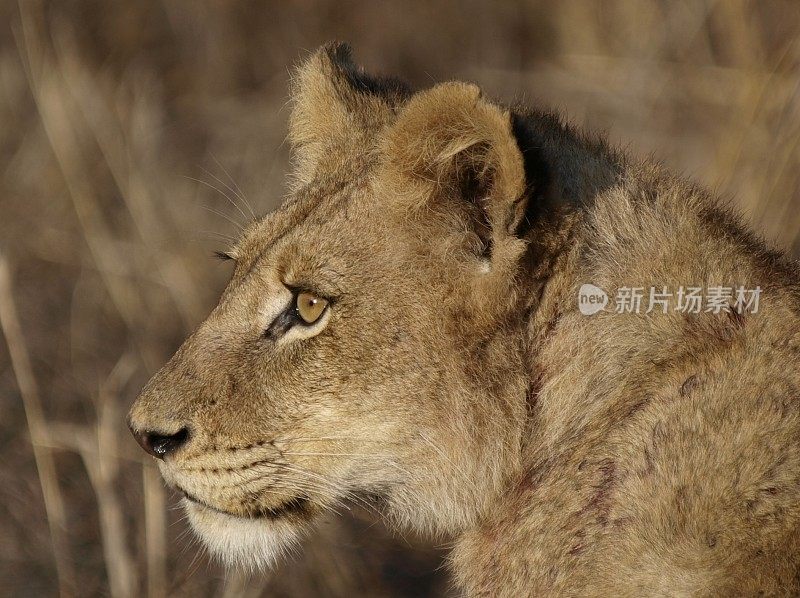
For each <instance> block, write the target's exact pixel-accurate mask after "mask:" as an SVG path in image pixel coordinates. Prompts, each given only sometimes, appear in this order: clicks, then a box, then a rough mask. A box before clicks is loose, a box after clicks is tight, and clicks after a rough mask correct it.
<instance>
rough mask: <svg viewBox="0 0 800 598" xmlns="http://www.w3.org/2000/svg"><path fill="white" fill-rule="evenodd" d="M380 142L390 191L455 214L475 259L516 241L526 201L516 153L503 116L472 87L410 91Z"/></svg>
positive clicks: (506, 114)
mask: <svg viewBox="0 0 800 598" xmlns="http://www.w3.org/2000/svg"><path fill="white" fill-rule="evenodd" d="M383 142H384V148H383V149H384V153H385V156H386V160H387V172H386V173H385V174H386V176H388V177H389V178H390V179H393V180H394V184H393V188H394V191H397V192H400V193H401V194H407V195H408V197H409V200H410V201H412V202H419V201H423V202H428V203H429V206H430V203H431V202H432V203H433V204H434V206H433V207H435V208H436V209H437V210H438V211H442V210H446V211H449V212H451V213H452V214H454V215H456V216H457V219H458V222H460V223H461V224H460V226H462V228H463V224H464V223H466V228H467V230H468V232H470V233H472V235H471V236H472V238H473V239H475V240H477V243H474V244H473V246H474V249H475V251H476V252H477V253H479V254H481V256H482V257H485V258H489V257H490V256H491V255H492V253H493V252H494V251H495V249H499V248H500V246H501V245H505V246H506V247H508V245H509V243H512V244H515V243H514V240H517V241H518V239H516V237H515V234H516V231H517V229H518V226H519V224H520V221H521V220H522V218H523V217H524V213H525V203H526V200H527V196H528V194H527V192H526V191H527V189H526V180H525V166H524V161H523V156H522V152H521V151H520V149H519V146H518V145H517V140H516V138H515V136H514V131H513V126H512V118H511V113H510V112H509V111H508V110H506V109H504V108H501V107H500V106H498V105H496V104H493V103H492V102H489V101H488V100H486V99H484V98H483V97H482V94H481V91H480V89H479V88H478V87H477V86H475V85H471V84H466V83H443V84H440V85H437V86H436V87H434V88H432V89H430V90H428V91H425V92H421V93H418V94H417V95H415V96H414V97H413V98H411V100H409V101H408V103H407V104H406V105H405V107H404V108H403V109H402V111H401V112H400V114H399V115H398V117H397V120H396V121H395V123H394V124H393V125H392V126H391V128H390V129H389V130H388V131H387V133H386V135H385V136H384V139H383ZM516 246H517V248H519V245H518V244H516Z"/></svg>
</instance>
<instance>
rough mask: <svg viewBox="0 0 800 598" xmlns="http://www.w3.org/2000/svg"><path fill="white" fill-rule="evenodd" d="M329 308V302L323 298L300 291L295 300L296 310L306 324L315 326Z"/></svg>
mask: <svg viewBox="0 0 800 598" xmlns="http://www.w3.org/2000/svg"><path fill="white" fill-rule="evenodd" d="M326 307H328V300H327V299H323V298H322V297H317V296H316V295H314V294H313V293H308V292H306V291H300V292H299V293H297V299H296V300H295V310H296V311H297V315H298V316H300V319H302V320H303V322H305V323H306V324H313V323H314V322H316V321H317V320H319V318H320V316H322V314H323V313H324V312H325V308H326Z"/></svg>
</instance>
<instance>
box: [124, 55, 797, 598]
mask: <svg viewBox="0 0 800 598" xmlns="http://www.w3.org/2000/svg"><path fill="white" fill-rule="evenodd" d="M289 138H290V141H291V142H292V144H293V148H294V155H295V167H294V171H293V173H292V177H291V179H292V191H291V193H290V197H289V198H288V199H287V201H286V202H285V204H284V206H283V207H282V208H281V209H280V210H278V211H277V212H275V213H273V214H270V215H268V216H267V217H265V218H262V219H259V220H257V221H255V222H253V223H252V224H251V225H250V226H249V227H248V229H247V230H246V231H245V232H244V234H243V235H242V237H241V238H240V239H239V240H238V242H237V243H236V245H235V246H234V247H232V248H230V251H229V252H228V253H229V254H230V255H231V256H232V257H233V258H234V260H235V268H234V271H233V274H232V277H231V281H230V283H229V285H228V287H227V289H226V290H225V292H224V294H223V296H222V298H221V299H220V302H219V305H218V306H217V307H216V308H215V309H214V311H213V312H212V313H211V314H210V316H209V317H208V319H207V320H206V321H205V322H204V323H203V324H202V325H201V326H200V327H199V328H198V330H197V331H196V332H195V333H194V334H193V335H192V336H191V337H190V338H189V339H187V340H186V342H185V343H184V344H183V346H182V347H181V348H180V349H179V351H178V352H177V353H176V355H175V356H174V357H173V358H172V359H171V360H170V362H169V363H168V364H167V365H166V366H164V368H163V369H162V370H161V371H160V372H159V373H158V374H157V375H156V376H155V377H154V378H153V379H152V380H151V381H150V383H149V384H148V385H147V387H146V388H145V389H144V391H143V392H142V394H141V396H140V397H139V399H138V400H137V402H136V404H135V405H134V406H133V408H132V410H131V414H130V421H131V425H132V427H133V428H134V429H135V430H139V431H144V430H149V431H157V432H158V433H160V434H169V433H174V432H177V431H178V430H180V429H181V428H183V427H188V428H189V430H190V437H189V440H188V442H187V443H186V444H185V445H184V446H182V447H181V448H180V449H178V450H176V451H174V452H173V453H170V454H169V455H167V457H166V459H165V460H164V461H163V462H162V463H161V471H162V473H163V475H164V478H165V480H166V482H167V483H168V484H169V485H170V486H172V487H175V488H177V489H179V490H182V491H183V492H184V493H185V494H186V495H187V496H189V497H191V499H192V501H193V502H192V503H189V515H190V521H191V523H192V526H193V527H194V529H195V530H196V531H197V533H198V534H199V535H200V537H201V538H202V539H203V541H204V543H205V544H206V545H207V546H208V547H209V549H210V550H211V551H212V552H213V553H214V554H216V555H218V556H219V557H220V558H222V559H223V560H225V561H227V562H229V563H239V564H241V565H244V566H248V567H250V566H265V565H273V564H274V563H275V561H276V559H277V557H279V556H280V554H282V552H284V551H285V550H286V548H287V547H290V546H292V545H294V543H295V542H297V541H298V539H299V538H300V537H301V536H302V535H303V534H304V533H305V532H306V531H307V530H310V529H311V528H312V527H313V525H314V522H315V521H317V520H318V518H319V515H320V514H322V513H325V512H328V511H334V510H336V509H338V508H339V507H340V506H342V504H343V503H346V502H348V501H350V502H357V503H360V504H366V505H368V506H369V507H370V508H374V509H376V510H378V511H380V512H381V513H382V514H383V515H384V516H385V517H386V518H387V519H388V520H389V521H390V522H391V523H393V524H395V525H397V526H399V527H410V528H414V529H417V530H420V531H423V532H428V533H431V534H435V535H438V536H439V537H442V538H447V539H448V540H449V541H451V542H452V543H453V546H454V550H453V553H452V557H451V567H452V570H453V573H454V579H455V580H456V582H457V584H458V585H459V587H460V588H461V589H463V590H464V591H465V592H466V593H467V594H469V595H480V596H515V597H516V596H523V595H602V596H611V595H613V596H643V595H672V594H679V595H686V594H702V595H709V594H722V595H725V594H739V595H756V594H758V593H759V592H761V593H764V594H767V595H772V594H797V593H800V581H799V579H798V576H797V572H798V571H800V533H798V522H800V446H799V445H798V440H799V439H800V404H799V403H798V401H800V390H799V389H800V373H798V356H799V355H800V326H798V322H800V317H799V316H798V314H800V301H799V300H798V279H797V274H796V270H795V268H794V266H793V265H791V264H790V263H789V262H787V261H786V260H785V259H784V258H783V257H782V256H781V255H779V254H777V253H772V252H770V251H768V250H767V249H766V248H765V247H764V245H763V243H761V242H760V241H759V240H757V239H755V238H754V237H753V236H752V235H751V234H750V233H748V232H747V231H746V229H744V228H743V227H742V226H741V225H740V224H739V223H738V221H737V220H736V218H735V217H733V216H731V215H730V214H729V212H728V211H727V210H726V209H725V208H724V207H720V205H719V203H718V202H717V201H716V200H715V199H714V198H713V197H712V196H711V195H710V194H709V193H708V192H706V191H705V190H703V189H700V188H698V187H697V186H695V185H693V184H691V183H690V182H687V181H685V180H683V179H680V178H678V177H675V176H673V175H671V174H670V173H668V172H666V171H665V170H664V169H663V168H661V167H660V166H659V165H658V164H655V163H653V162H651V161H647V160H637V159H634V158H630V157H628V156H626V155H624V154H623V153H621V152H618V151H615V150H613V149H610V148H609V147H608V146H607V145H606V144H605V143H604V142H603V140H602V139H598V138H595V137H591V136H587V135H583V134H580V133H577V132H575V131H574V130H573V129H571V128H570V127H568V126H566V125H564V124H563V123H562V121H561V120H560V119H559V118H557V117H555V116H553V115H551V114H547V113H542V112H537V111H533V110H529V109H527V108H524V107H513V108H508V107H504V106H501V105H499V104H497V103H495V102H492V101H490V100H489V99H487V98H486V97H484V95H483V94H482V92H481V91H480V90H479V89H478V88H477V87H476V86H475V85H471V84H466V83H444V84H440V85H436V86H434V87H433V88H431V89H428V90H424V91H420V92H417V93H412V92H411V91H409V90H408V89H407V88H406V87H405V86H404V85H402V84H400V83H396V82H391V81H386V80H379V79H375V78H372V77H369V76H367V75H365V74H364V73H362V72H361V71H359V70H358V69H357V68H356V67H355V66H354V65H353V63H352V62H351V61H350V58H349V51H348V50H347V48H346V47H344V46H340V45H334V46H329V47H326V48H323V49H322V50H320V51H319V52H317V53H315V54H313V55H312V56H311V57H310V58H309V59H308V60H307V61H305V62H304V63H303V64H302V66H301V67H300V68H299V69H298V70H297V72H296V76H295V78H294V84H293V110H292V116H291V122H290V134H289ZM586 283H591V284H594V285H597V286H599V287H601V288H603V289H605V290H606V291H608V292H609V293H610V294H611V295H612V297H613V295H614V293H615V292H616V290H617V289H619V288H621V287H625V286H628V287H634V286H636V287H645V288H649V287H650V286H660V285H667V286H669V287H671V288H673V289H674V288H677V287H678V286H680V285H685V286H694V285H700V286H704V287H709V286H712V285H743V286H746V287H747V288H755V287H756V286H760V287H761V289H762V296H761V305H760V310H759V312H758V313H746V314H734V313H722V314H713V313H700V314H694V315H690V314H682V313H678V312H670V313H668V314H658V313H656V314H645V313H641V314H635V313H634V314H616V313H612V312H610V311H607V312H601V313H598V314H596V315H594V316H591V317H588V316H584V315H582V314H581V313H580V312H579V311H578V303H577V292H578V289H579V288H580V286H581V285H583V284H586ZM297 289H302V290H307V291H310V292H313V293H314V294H316V295H318V296H320V297H325V298H327V299H329V300H330V305H329V306H328V309H327V310H326V312H325V313H324V314H323V316H322V317H321V318H320V320H319V321H318V322H316V323H315V324H313V325H312V326H310V327H304V326H303V325H302V324H298V323H297V321H296V320H294V319H292V314H291V313H290V312H287V311H286V310H287V308H290V307H291V303H292V297H293V294H292V293H293V292H296V290H297ZM201 504H203V505H206V506H200V505H201ZM290 507H291V508H290Z"/></svg>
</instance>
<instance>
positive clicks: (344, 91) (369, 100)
mask: <svg viewBox="0 0 800 598" xmlns="http://www.w3.org/2000/svg"><path fill="white" fill-rule="evenodd" d="M409 95H410V92H409V90H408V88H407V86H406V85H405V84H404V83H402V82H400V81H398V80H394V79H381V78H377V77H373V76H370V75H367V74H366V73H364V72H363V71H362V70H361V69H360V68H358V67H357V66H356V65H355V64H354V63H353V61H352V58H351V50H350V47H349V46H348V45H347V44H343V43H332V44H328V45H326V46H323V47H322V48H320V49H319V50H317V51H316V52H315V53H314V54H312V56H311V57H310V58H309V59H307V60H306V61H305V62H304V63H302V64H301V65H300V66H299V67H298V69H297V70H296V72H295V75H294V77H293V80H292V112H291V116H290V118H289V140H290V141H291V142H292V145H293V147H294V151H295V157H296V159H297V173H296V176H297V178H298V179H300V181H301V182H302V181H307V180H310V179H311V178H313V175H314V173H315V172H318V171H319V170H320V169H321V168H323V169H324V168H325V167H326V165H328V166H330V167H336V166H337V164H338V165H340V164H341V163H342V162H343V160H344V159H346V158H347V156H348V154H349V153H350V152H358V151H360V152H361V153H363V151H364V148H365V147H369V146H368V145H365V144H366V143H368V142H369V141H370V140H371V139H372V138H374V137H375V135H376V134H377V132H378V131H380V130H381V129H382V128H383V127H384V126H385V125H386V124H387V123H388V122H389V121H390V119H392V118H393V116H394V114H395V112H396V110H397V108H398V107H399V106H401V105H402V104H403V102H405V100H406V99H407V98H408V96H409Z"/></svg>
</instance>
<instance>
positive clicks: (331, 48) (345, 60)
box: [324, 41, 353, 71]
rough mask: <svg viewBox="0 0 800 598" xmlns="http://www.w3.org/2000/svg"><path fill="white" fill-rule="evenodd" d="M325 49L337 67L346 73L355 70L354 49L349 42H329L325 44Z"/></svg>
mask: <svg viewBox="0 0 800 598" xmlns="http://www.w3.org/2000/svg"><path fill="white" fill-rule="evenodd" d="M324 49H325V53H326V54H327V55H328V58H329V59H330V61H331V63H333V64H334V65H335V66H337V67H339V68H340V69H342V70H345V71H346V70H350V69H352V68H353V49H352V48H351V47H350V44H348V43H347V42H340V41H334V42H329V43H327V44H325V46H324Z"/></svg>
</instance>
